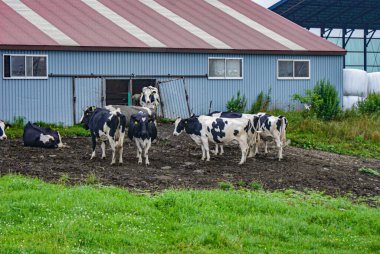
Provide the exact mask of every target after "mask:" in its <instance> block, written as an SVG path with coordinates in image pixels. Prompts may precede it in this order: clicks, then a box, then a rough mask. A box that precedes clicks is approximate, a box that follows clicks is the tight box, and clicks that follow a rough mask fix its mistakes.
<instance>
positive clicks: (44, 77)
mask: <svg viewBox="0 0 380 254" xmlns="http://www.w3.org/2000/svg"><path fill="white" fill-rule="evenodd" d="M5 56H10V57H11V59H12V56H23V57H25V76H24V77H20V76H18V77H12V61H10V63H9V64H10V66H9V68H10V70H9V71H10V75H11V76H10V77H5V65H4V59H5ZM28 56H29V57H46V76H38V77H34V76H26V73H27V71H26V58H27V57H28ZM2 64H3V79H48V76H49V58H48V55H33V54H3V62H2Z"/></svg>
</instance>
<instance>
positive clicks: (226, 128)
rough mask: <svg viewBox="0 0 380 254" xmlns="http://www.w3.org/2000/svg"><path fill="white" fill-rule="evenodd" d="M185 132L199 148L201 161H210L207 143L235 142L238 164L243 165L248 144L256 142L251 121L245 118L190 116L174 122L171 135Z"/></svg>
mask: <svg viewBox="0 0 380 254" xmlns="http://www.w3.org/2000/svg"><path fill="white" fill-rule="evenodd" d="M183 131H184V132H186V133H187V134H189V135H190V137H191V138H192V139H193V140H194V141H195V143H196V144H197V145H199V146H201V149H202V160H204V159H205V157H206V159H207V161H209V160H210V153H209V145H208V142H209V141H210V142H213V143H216V144H221V145H224V144H229V143H231V142H234V141H235V142H237V143H238V144H239V146H240V149H241V154H242V155H241V160H240V162H239V164H243V163H245V161H246V159H247V153H248V150H249V144H250V142H251V141H252V140H256V139H255V138H254V135H257V133H255V132H254V131H252V123H251V120H249V119H246V118H218V117H212V116H192V117H190V118H187V119H181V118H178V119H177V120H176V121H175V129H174V132H173V135H175V136H178V135H179V134H181V133H182V132H183Z"/></svg>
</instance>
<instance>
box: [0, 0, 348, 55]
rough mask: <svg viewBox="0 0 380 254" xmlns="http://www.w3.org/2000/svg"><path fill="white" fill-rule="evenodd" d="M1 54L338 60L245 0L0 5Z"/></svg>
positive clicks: (333, 50)
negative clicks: (95, 53)
mask: <svg viewBox="0 0 380 254" xmlns="http://www.w3.org/2000/svg"><path fill="white" fill-rule="evenodd" d="M0 16H1V17H2V18H1V21H0V31H2V32H1V33H0V48H3V49H57V50H136V51H167V52H173V51H181V52H183V51H189V52H215V53H216V52H226V53H227V52H236V53H238V52H241V53H264V54H265V53H267V54H280V53H284V54H315V55H344V54H345V50H343V49H342V48H340V47H338V46H336V45H334V44H333V43H330V42H328V41H327V40H325V39H322V38H320V37H318V36H316V35H314V34H313V33H311V32H309V31H307V30H305V29H304V28H302V27H300V26H298V25H296V24H294V23H293V22H291V21H289V20H287V19H285V18H283V17H281V16H279V15H278V14H276V13H274V12H272V11H270V10H267V9H265V8H263V7H261V6H260V5H258V4H256V3H254V2H252V1H250V0H192V1H185V0H125V1H117V0H81V1H79V0H64V1H62V0H0Z"/></svg>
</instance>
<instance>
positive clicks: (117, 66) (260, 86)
mask: <svg viewBox="0 0 380 254" xmlns="http://www.w3.org/2000/svg"><path fill="white" fill-rule="evenodd" d="M0 53H1V56H2V55H3V54H6V53H17V54H47V55H48V57H49V73H53V74H85V75H89V74H106V75H130V74H132V73H133V74H136V75H167V74H172V75H204V74H206V73H207V71H208V70H207V67H208V58H209V57H237V58H243V61H244V69H243V73H244V78H243V79H241V80H209V79H207V78H186V83H187V86H188V89H189V99H190V108H191V109H192V110H193V112H194V113H195V114H204V113H207V112H208V108H209V103H210V101H212V108H211V110H225V105H226V102H227V101H228V100H229V99H230V98H231V97H232V96H233V95H236V92H237V91H238V90H240V91H241V93H242V94H244V95H245V96H246V97H247V99H248V107H250V106H251V104H252V103H253V101H255V100H256V98H257V95H258V94H259V93H260V92H261V91H264V92H267V91H268V88H269V86H271V87H272V101H273V107H276V108H284V109H289V108H290V109H291V108H293V107H295V106H297V104H296V103H295V102H293V101H292V100H291V96H292V95H293V94H294V93H301V94H303V93H304V92H305V90H306V89H311V88H312V87H313V86H314V84H315V83H316V82H317V81H318V80H320V79H328V80H330V81H331V82H332V83H333V84H334V85H335V86H336V87H337V89H338V91H339V94H340V95H341V96H342V87H343V71H342V69H343V57H342V56H285V55H248V54H247V55H244V54H236V55H235V54H206V53H151V52H149V53H139V52H94V51H89V52H82V51H78V52H68V51H8V50H7V51H1V52H0ZM278 59H310V60H311V78H310V80H277V77H276V72H277V60H278ZM0 70H1V72H2V61H1V63H0ZM158 79H159V78H158ZM78 80H79V79H77V81H78ZM78 82H80V83H78V84H77V91H76V95H77V101H78V103H77V110H78V111H79V110H81V109H82V107H84V106H87V105H85V104H93V105H96V106H98V105H99V106H100V87H101V85H100V82H101V81H100V79H99V80H98V79H87V80H86V79H84V80H81V81H78ZM181 82H182V81H181ZM181 82H178V84H177V85H173V86H172V88H170V87H169V86H168V88H167V89H168V90H165V91H164V92H163V93H165V94H164V97H165V95H167V98H166V100H169V101H171V102H173V105H171V104H169V105H170V106H171V107H174V108H176V109H175V110H174V111H173V110H172V112H171V113H170V114H172V115H173V116H174V115H175V114H179V115H181V116H186V115H187V109H186V108H185V107H183V105H182V104H181V103H180V102H181V100H178V98H177V97H175V96H176V93H175V91H179V90H178V89H179V88H180V86H179V84H180V83H181ZM79 84H81V85H80V86H79ZM0 89H1V94H0V105H1V107H2V109H1V111H0V118H4V119H6V120H12V119H13V117H14V116H25V117H26V118H27V119H30V120H32V121H37V120H42V121H45V122H63V123H65V124H67V125H70V124H72V122H73V116H72V90H71V78H51V77H50V78H49V79H48V80H4V79H0ZM78 89H79V90H78ZM171 89H173V91H171ZM176 89H177V90H176ZM169 91H170V93H169ZM169 94H170V95H171V96H173V97H170V96H169ZM168 96H169V97H168ZM175 116H177V115H175ZM76 118H77V120H79V119H78V116H77V117H76Z"/></svg>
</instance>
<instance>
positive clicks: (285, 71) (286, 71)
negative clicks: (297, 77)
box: [278, 61, 293, 78]
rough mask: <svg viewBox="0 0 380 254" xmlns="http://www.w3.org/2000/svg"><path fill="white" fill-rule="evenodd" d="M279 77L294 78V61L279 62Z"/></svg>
mask: <svg viewBox="0 0 380 254" xmlns="http://www.w3.org/2000/svg"><path fill="white" fill-rule="evenodd" d="M278 77H279V78H293V61H278Z"/></svg>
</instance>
